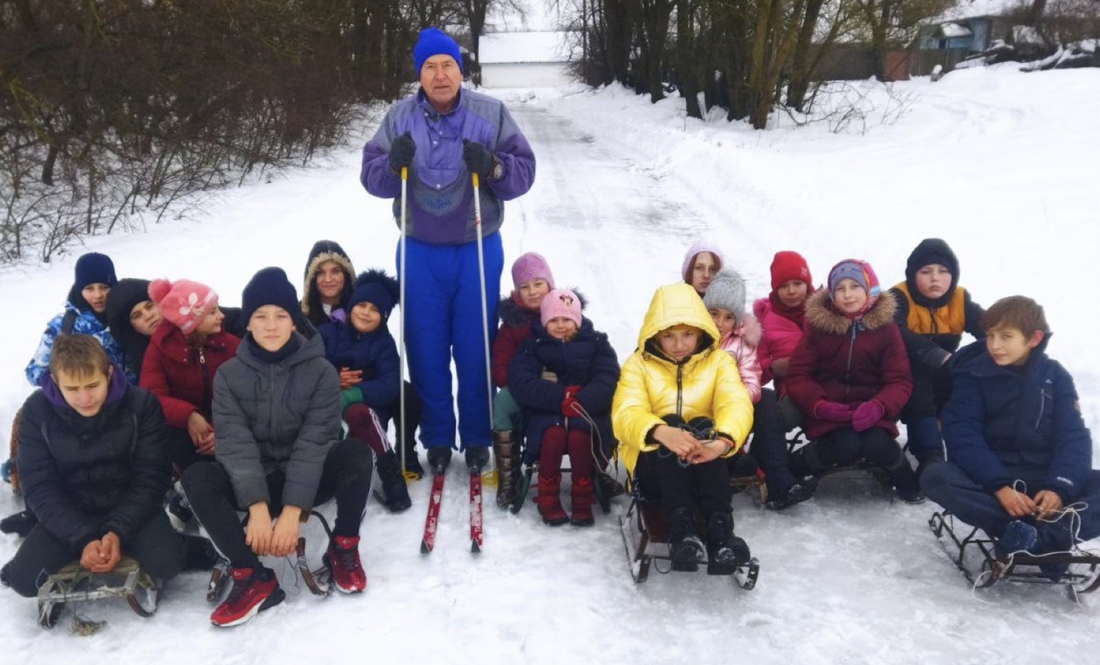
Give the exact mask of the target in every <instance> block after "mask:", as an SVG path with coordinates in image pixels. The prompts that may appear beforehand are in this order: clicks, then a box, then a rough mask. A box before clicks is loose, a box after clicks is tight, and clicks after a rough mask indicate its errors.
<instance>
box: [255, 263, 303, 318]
mask: <svg viewBox="0 0 1100 665" xmlns="http://www.w3.org/2000/svg"><path fill="white" fill-rule="evenodd" d="M264 305H276V306H278V307H282V308H283V309H285V310H286V311H287V313H288V314H290V316H291V318H292V319H294V325H296V326H297V325H301V313H302V310H301V308H300V307H299V305H298V294H297V293H295V291H294V285H293V284H291V283H290V280H289V279H287V277H286V273H285V272H283V269H282V268H274V267H272V268H264V269H263V270H261V271H259V272H258V273H256V274H255V275H253V276H252V279H251V280H249V282H248V284H246V285H245V287H244V293H242V294H241V319H242V320H243V321H245V322H247V321H248V320H249V319H251V318H252V314H253V313H255V312H256V310H257V309H259V308H261V307H263V306H264Z"/></svg>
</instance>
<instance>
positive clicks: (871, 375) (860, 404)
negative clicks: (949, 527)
mask: <svg viewBox="0 0 1100 665" xmlns="http://www.w3.org/2000/svg"><path fill="white" fill-rule="evenodd" d="M828 285H829V287H828V290H827V291H825V290H821V291H818V292H817V293H815V294H814V295H813V296H811V297H810V300H809V302H808V303H807V305H806V324H807V325H806V332H805V334H804V335H803V337H802V340H801V341H800V342H799V343H798V347H797V348H796V349H795V352H794V356H792V358H791V364H790V371H789V373H788V375H787V388H788V390H789V391H790V395H791V398H792V399H793V400H794V403H795V405H796V406H798V408H799V409H800V410H801V411H802V412H803V413H804V414H806V415H805V425H804V427H805V431H806V436H807V437H808V438H809V439H810V442H809V443H808V444H806V445H805V446H803V447H802V448H799V449H798V450H796V451H795V452H794V453H793V454H792V456H791V467H792V468H793V469H794V472H795V475H797V476H805V475H809V474H814V475H818V474H821V473H822V472H824V471H826V470H828V469H830V468H833V467H837V466H848V465H851V464H856V463H859V462H861V461H863V462H867V463H869V464H873V465H874V466H877V467H880V468H882V469H884V470H885V471H886V472H887V473H888V474H889V476H890V481H891V484H892V485H893V486H894V491H895V492H896V493H897V496H898V498H900V499H901V500H902V501H905V502H907V503H920V502H922V501H924V496H923V495H922V494H921V492H920V487H919V485H918V484H917V477H916V474H914V473H913V469H912V467H911V466H909V460H908V459H907V458H906V457H905V454H904V452H903V451H902V450H901V448H900V447H899V446H898V443H897V435H898V430H897V418H898V414H899V413H900V412H901V408H902V407H903V406H905V402H906V401H907V400H908V399H909V394H910V392H911V390H912V379H911V378H910V376H909V360H908V358H907V357H906V354H905V344H904V343H903V342H902V340H901V333H900V332H899V331H898V326H897V324H896V323H894V310H895V308H896V307H897V304H896V303H895V301H894V296H893V295H892V294H891V293H890V292H886V293H882V292H880V290H879V284H878V278H877V277H876V276H875V273H874V271H873V270H872V269H871V266H870V264H868V263H866V262H865V261H858V260H855V259H847V260H844V261H841V262H840V263H838V264H836V265H835V266H833V269H832V270H830V271H829V280H828Z"/></svg>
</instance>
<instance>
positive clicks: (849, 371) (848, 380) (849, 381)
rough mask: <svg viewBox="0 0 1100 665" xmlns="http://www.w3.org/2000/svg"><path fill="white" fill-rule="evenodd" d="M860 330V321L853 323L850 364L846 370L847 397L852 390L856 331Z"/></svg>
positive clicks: (849, 347) (849, 346) (849, 349)
mask: <svg viewBox="0 0 1100 665" xmlns="http://www.w3.org/2000/svg"><path fill="white" fill-rule="evenodd" d="M858 328H859V322H858V321H852V334H851V340H850V341H849V342H848V364H847V366H846V367H845V368H844V394H845V395H847V394H848V391H850V390H851V389H852V355H853V354H854V353H855V348H856V330H857V329H858Z"/></svg>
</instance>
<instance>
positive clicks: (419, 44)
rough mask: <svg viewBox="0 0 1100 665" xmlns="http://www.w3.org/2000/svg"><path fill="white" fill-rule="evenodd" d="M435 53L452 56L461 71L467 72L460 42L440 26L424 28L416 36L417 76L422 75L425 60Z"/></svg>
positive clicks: (414, 51)
mask: <svg viewBox="0 0 1100 665" xmlns="http://www.w3.org/2000/svg"><path fill="white" fill-rule="evenodd" d="M433 55H449V56H451V57H452V58H454V59H455V62H457V63H458V69H459V71H461V72H463V73H465V71H466V69H465V68H464V67H463V66H462V52H461V51H459V49H458V42H456V41H455V40H454V39H452V38H451V37H450V35H448V34H447V33H445V32H443V31H442V30H440V29H439V28H424V29H423V30H421V31H420V36H419V37H417V38H416V46H414V47H413V67H414V68H415V69H416V76H417V78H419V77H420V68H421V67H423V66H424V61H425V60H427V59H428V58H430V57H432V56H433Z"/></svg>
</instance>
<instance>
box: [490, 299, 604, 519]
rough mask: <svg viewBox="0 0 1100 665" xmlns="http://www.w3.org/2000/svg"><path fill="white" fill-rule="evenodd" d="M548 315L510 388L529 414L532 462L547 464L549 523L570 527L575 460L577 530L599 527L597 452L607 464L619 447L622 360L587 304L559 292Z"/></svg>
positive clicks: (541, 487) (526, 346)
mask: <svg viewBox="0 0 1100 665" xmlns="http://www.w3.org/2000/svg"><path fill="white" fill-rule="evenodd" d="M540 312H541V317H540V319H539V320H536V321H534V322H532V324H531V328H532V329H531V336H530V337H529V338H527V339H526V340H525V341H524V342H523V346H522V347H521V349H520V352H519V353H518V354H517V355H516V356H515V357H514V358H513V359H512V362H511V363H510V364H509V366H508V385H509V386H511V389H512V396H513V397H514V398H515V400H516V403H518V404H519V405H520V407H521V408H522V409H523V413H524V422H525V423H526V431H525V432H524V434H525V438H526V440H527V457H528V461H529V462H533V461H534V460H536V459H537V460H538V462H539V481H538V483H539V484H538V498H537V499H536V501H537V503H538V506H539V514H541V515H542V519H543V521H544V522H546V523H547V524H549V525H551V526H560V525H562V524H565V523H566V522H568V521H570V519H569V517H568V516H567V515H566V514H565V509H564V508H562V505H561V497H560V491H561V462H562V457H563V456H564V455H565V454H567V453H568V455H569V464H570V468H571V469H572V476H573V489H572V492H571V493H572V499H573V518H572V523H573V525H574V526H591V525H592V524H593V523H594V520H593V517H592V495H593V485H592V483H593V464H592V458H593V450H594V448H595V451H596V454H598V455H600V456H601V457H602V458H603V459H606V458H607V457H608V456H609V455H610V453H611V446H612V445H613V444H614V434H613V432H612V430H611V399H612V397H613V396H614V394H615V385H616V383H618V381H619V360H618V358H617V357H616V355H615V350H614V349H612V348H611V344H610V342H608V341H607V335H605V334H603V333H601V332H597V331H596V330H595V329H594V328H593V327H592V322H591V321H589V320H588V319H586V318H583V317H582V316H581V302H580V299H579V298H578V297H577V295H576V294H575V293H573V292H572V291H570V290H568V289H560V290H554V291H551V292H550V293H549V294H547V295H546V297H545V298H543V299H542V303H541V305H540ZM593 425H594V426H593ZM597 442H599V444H602V445H598V444H597Z"/></svg>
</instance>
